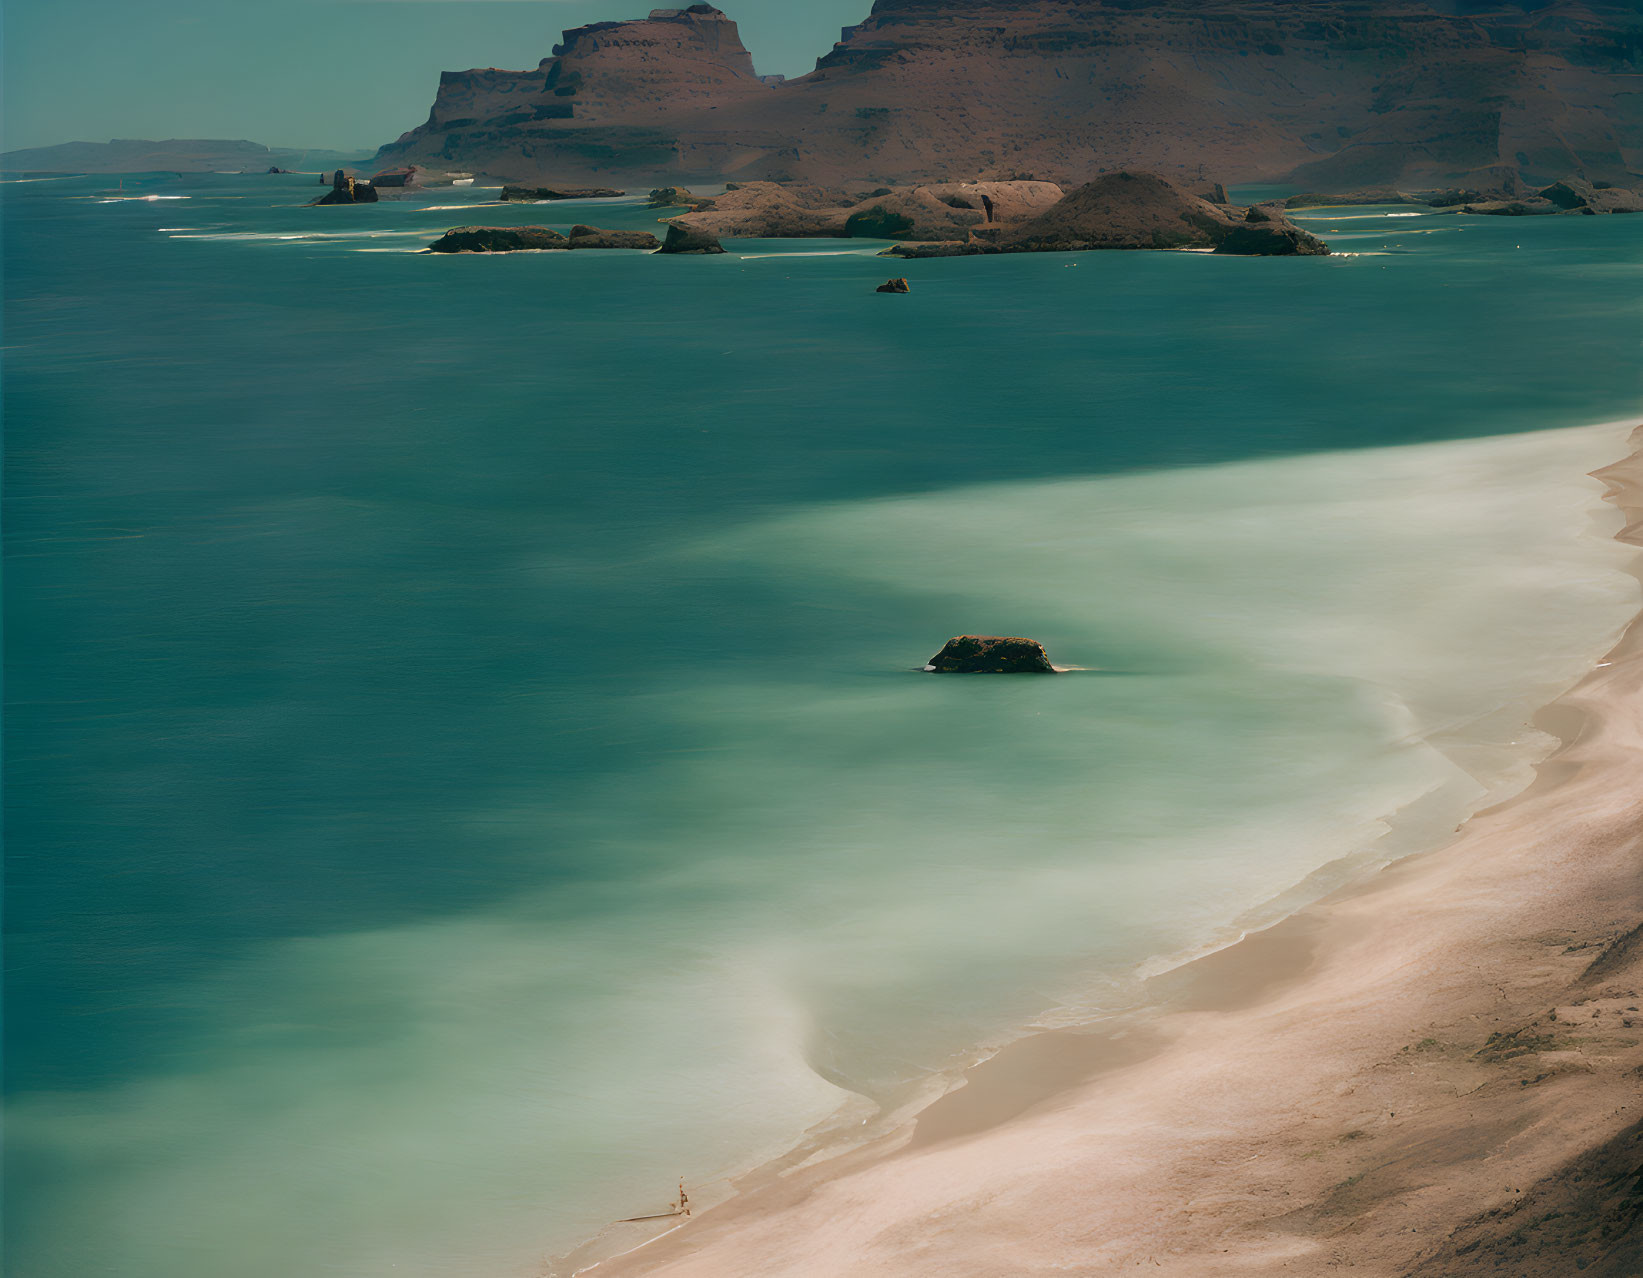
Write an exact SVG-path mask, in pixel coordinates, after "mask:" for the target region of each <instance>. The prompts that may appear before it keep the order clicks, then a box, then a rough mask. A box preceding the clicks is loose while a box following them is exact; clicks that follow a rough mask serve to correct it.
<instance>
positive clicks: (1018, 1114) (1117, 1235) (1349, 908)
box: [547, 427, 1643, 1278]
mask: <svg viewBox="0 0 1643 1278" xmlns="http://www.w3.org/2000/svg"><path fill="white" fill-rule="evenodd" d="M1631 445H1632V447H1633V448H1634V449H1635V450H1638V451H1634V452H1633V453H1632V454H1631V455H1630V456H1629V457H1627V458H1625V459H1623V460H1621V461H1619V462H1617V463H1615V464H1612V465H1610V466H1607V467H1604V468H1602V469H1600V470H1598V471H1595V472H1593V474H1594V476H1595V477H1596V478H1599V479H1601V480H1602V481H1603V482H1604V483H1605V484H1606V485H1607V489H1608V491H1607V492H1606V493H1605V494H1604V499H1605V500H1607V501H1609V502H1610V503H1612V504H1613V505H1615V506H1616V507H1618V508H1619V509H1620V510H1621V511H1622V512H1623V514H1624V515H1625V520H1626V526H1625V528H1624V529H1623V530H1622V531H1621V532H1620V533H1619V534H1617V540H1620V541H1622V542H1624V543H1626V544H1628V545H1632V546H1639V545H1643V526H1640V520H1643V427H1640V428H1638V429H1637V430H1635V431H1633V433H1632V435H1631ZM1630 571H1631V572H1632V573H1633V575H1634V576H1639V577H1640V579H1643V563H1640V562H1639V561H1638V560H1637V559H1634V560H1633V561H1632V563H1631V565H1630ZM1639 705H1643V614H1640V615H1639V617H1637V618H1634V620H1633V621H1632V623H1631V624H1630V626H1629V627H1628V629H1627V630H1626V632H1625V634H1624V635H1623V637H1622V638H1621V639H1620V641H1619V643H1618V644H1617V645H1616V646H1615V647H1614V648H1613V649H1612V650H1611V651H1610V653H1609V654H1608V655H1607V657H1606V658H1605V659H1604V660H1603V661H1602V662H1600V663H1599V664H1598V665H1597V667H1596V668H1594V669H1593V670H1592V671H1590V672H1589V673H1588V674H1587V675H1586V676H1585V677H1584V678H1583V679H1582V680H1581V681H1580V683H1578V684H1577V685H1576V686H1575V687H1574V688H1573V689H1571V690H1570V691H1568V692H1567V693H1565V694H1564V695H1563V696H1562V697H1560V698H1558V699H1557V700H1556V701H1554V702H1552V703H1551V704H1550V705H1548V706H1546V707H1543V708H1542V709H1541V710H1540V711H1539V712H1538V713H1537V714H1536V716H1535V718H1534V724H1535V726H1536V727H1537V728H1540V729H1541V730H1543V731H1545V732H1547V733H1549V734H1550V735H1552V736H1554V737H1556V738H1558V739H1559V741H1560V742H1561V744H1560V745H1559V746H1557V747H1556V748H1555V749H1554V750H1553V751H1552V752H1551V754H1550V755H1548V756H1547V757H1545V758H1544V759H1543V760H1542V761H1541V762H1540V763H1539V765H1538V766H1537V768H1536V772H1535V778H1534V780H1533V781H1531V782H1530V784H1529V785H1528V786H1527V787H1526V788H1525V789H1524V790H1523V791H1522V792H1520V793H1519V794H1518V795H1516V796H1514V797H1513V798H1510V799H1508V800H1506V801H1505V802H1504V803H1501V804H1497V805H1496V806H1494V807H1491V808H1486V809H1484V810H1482V811H1480V812H1478V813H1476V814H1475V815H1474V816H1473V817H1472V818H1471V819H1469V820H1468V821H1467V822H1466V823H1465V824H1464V825H1463V826H1462V827H1461V828H1460V830H1459V832H1458V833H1457V835H1456V836H1454V837H1453V838H1451V839H1449V840H1447V841H1446V842H1445V843H1444V844H1443V845H1442V846H1441V847H1439V848H1437V849H1436V850H1431V851H1425V852H1419V853H1415V854H1413V855H1409V856H1406V857H1403V858H1402V859H1400V860H1397V861H1395V862H1394V863H1392V864H1391V865H1388V866H1386V867H1385V868H1383V869H1381V870H1380V871H1378V872H1376V873H1373V874H1371V875H1370V876H1369V877H1368V878H1366V879H1360V880H1357V881H1355V882H1353V883H1351V884H1348V885H1347V886H1345V887H1342V888H1340V889H1337V890H1336V891H1334V892H1332V893H1330V894H1329V895H1327V896H1325V897H1324V898H1322V899H1321V900H1319V901H1316V902H1314V903H1312V904H1310V905H1307V906H1304V907H1303V908H1302V909H1300V910H1299V911H1297V912H1295V913H1293V914H1291V915H1289V916H1287V917H1286V918H1284V919H1283V920H1281V921H1279V922H1277V923H1275V924H1273V925H1272V926H1270V927H1267V928H1265V929H1263V930H1260V931H1256V932H1253V933H1251V934H1249V935H1246V936H1245V937H1243V938H1242V939H1241V940H1239V941H1238V942H1237V943H1235V944H1232V945H1230V946H1227V947H1225V948H1223V949H1218V950H1215V951H1213V952H1211V953H1209V954H1207V955H1205V956H1203V957H1201V958H1198V959H1195V960H1193V961H1191V962H1188V963H1185V964H1184V965H1182V966H1180V967H1177V968H1174V969H1172V970H1170V971H1167V972H1165V973H1163V974H1161V975H1159V976H1156V977H1154V978H1152V979H1151V980H1150V981H1149V982H1148V989H1149V992H1150V993H1152V994H1153V995H1155V997H1154V998H1153V999H1150V1000H1149V1004H1150V1009H1149V1011H1147V1012H1146V1013H1144V1014H1140V1013H1138V1014H1135V1015H1133V1016H1131V1015H1121V1016H1119V1017H1117V1018H1115V1019H1113V1020H1111V1021H1104V1022H1100V1023H1097V1024H1095V1025H1092V1026H1083V1027H1075V1028H1069V1029H1053V1030H1045V1031H1042V1032H1038V1033H1032V1034H1029V1035H1027V1036H1026V1037H1023V1038H1021V1039H1018V1040H1015V1041H1014V1042H1012V1043H1010V1044H1009V1045H1007V1046H1006V1047H1004V1048H1002V1049H1001V1050H999V1051H998V1052H996V1053H995V1054H993V1055H992V1056H990V1057H988V1058H986V1059H985V1060H983V1061H981V1062H980V1063H978V1064H977V1065H976V1066H974V1067H972V1068H971V1069H970V1070H968V1071H967V1072H966V1073H965V1075H964V1077H965V1080H966V1081H965V1085H963V1086H961V1087H959V1088H957V1089H954V1090H951V1091H948V1092H947V1093H946V1094H945V1095H943V1096H941V1097H940V1098H938V1099H937V1100H935V1101H934V1102H932V1103H931V1104H929V1105H928V1106H926V1107H925V1108H923V1109H922V1110H920V1111H919V1113H918V1114H917V1115H916V1117H915V1118H914V1119H913V1121H912V1122H911V1123H910V1124H903V1125H901V1126H900V1127H899V1128H898V1129H897V1130H896V1131H895V1132H893V1133H892V1134H890V1135H887V1136H883V1137H880V1138H878V1139H875V1140H872V1141H870V1142H868V1143H866V1144H864V1145H861V1146H859V1147H858V1148H856V1149H854V1150H850V1151H848V1152H845V1153H842V1154H839V1155H837V1156H834V1157H830V1158H826V1159H825V1160H821V1161H816V1162H815V1163H813V1164H811V1163H809V1162H808V1159H810V1158H812V1157H814V1156H815V1153H816V1150H815V1147H814V1146H813V1145H806V1146H801V1147H800V1149H798V1150H796V1151H795V1152H794V1153H793V1154H792V1155H789V1156H788V1157H787V1158H785V1159H782V1160H778V1161H777V1162H776V1163H773V1164H769V1165H767V1166H766V1167H765V1168H762V1169H760V1170H759V1171H756V1172H754V1173H752V1174H750V1175H748V1176H746V1177H743V1178H741V1179H740V1180H738V1181H737V1182H735V1189H736V1193H735V1195H734V1196H733V1197H731V1198H729V1199H728V1200H727V1201H725V1202H723V1203H722V1205H718V1206H716V1207H714V1208H712V1209H711V1210H710V1211H709V1212H707V1213H706V1214H704V1215H703V1216H701V1217H699V1218H697V1219H696V1220H694V1221H690V1222H688V1224H689V1227H688V1228H687V1227H683V1226H680V1225H675V1226H673V1227H672V1228H671V1229H669V1230H668V1231H667V1232H666V1233H665V1234H663V1235H660V1236H657V1237H655V1238H652V1239H649V1240H646V1239H640V1238H635V1239H631V1240H629V1241H628V1242H627V1243H626V1245H625V1249H624V1250H621V1251H619V1252H618V1253H617V1254H615V1255H609V1254H608V1253H609V1248H610V1246H611V1244H612V1242H613V1241H614V1240H612V1239H610V1238H609V1237H608V1236H604V1235H602V1236H601V1239H600V1240H594V1242H593V1243H590V1244H588V1245H586V1246H584V1247H583V1248H579V1249H577V1251H575V1252H572V1253H570V1254H569V1255H567V1256H566V1257H564V1258H563V1259H562V1260H561V1261H560V1262H559V1263H558V1264H557V1265H556V1266H554V1267H550V1269H549V1270H548V1271H547V1272H548V1273H550V1274H564V1275H569V1274H572V1273H576V1272H587V1271H588V1270H590V1269H592V1270H593V1271H594V1272H596V1273H597V1274H599V1275H600V1276H601V1278H604V1276H606V1275H637V1274H650V1273H657V1274H667V1275H679V1276H681V1278H682V1276H684V1275H696V1274H701V1275H712V1276H713V1278H732V1276H733V1275H739V1274H746V1275H749V1278H752V1276H753V1275H759V1276H760V1278H764V1276H765V1275H771V1276H772V1278H773V1276H775V1275H795V1276H797V1275H805V1276H810V1275H814V1276H816V1278H823V1276H830V1275H836V1274H841V1273H845V1272H848V1273H850V1274H852V1275H853V1276H854V1275H874V1274H883V1275H885V1278H890V1276H891V1275H897V1276H899V1275H919V1274H930V1275H942V1276H943V1278H945V1276H947V1275H953V1276H954V1278H959V1276H962V1275H966V1274H975V1275H977V1278H980V1276H981V1275H989V1276H992V1275H996V1274H998V1273H1002V1272H1011V1273H1028V1272H1037V1271H1040V1270H1042V1271H1045V1272H1058V1273H1060V1272H1089V1271H1092V1270H1099V1271H1102V1272H1104V1271H1106V1270H1108V1269H1111V1268H1114V1267H1124V1266H1129V1265H1135V1264H1140V1265H1145V1266H1146V1267H1148V1268H1157V1269H1160V1270H1161V1271H1162V1272H1164V1273H1172V1272H1173V1273H1179V1274H1181V1275H1184V1276H1185V1275H1202V1274H1204V1273H1208V1272H1229V1273H1230V1272H1249V1273H1267V1272H1271V1271H1273V1270H1275V1269H1279V1268H1282V1269H1283V1270H1284V1271H1285V1272H1294V1273H1308V1272H1323V1271H1324V1270H1327V1269H1331V1268H1335V1267H1339V1266H1341V1265H1354V1266H1357V1267H1359V1268H1361V1269H1363V1271H1364V1272H1366V1273H1375V1274H1382V1273H1384V1274H1388V1275H1403V1274H1406V1273H1411V1272H1414V1271H1415V1267H1416V1266H1418V1272H1419V1273H1420V1274H1421V1275H1423V1278H1424V1275H1427V1274H1449V1273H1454V1274H1460V1273H1471V1272H1481V1271H1482V1270H1483V1269H1486V1268H1488V1267H1489V1266H1490V1265H1491V1264H1492V1263H1493V1262H1492V1260H1491V1257H1495V1256H1497V1255H1498V1256H1499V1257H1501V1258H1502V1259H1503V1260H1504V1259H1505V1258H1506V1257H1507V1256H1509V1257H1510V1258H1511V1260H1512V1263H1513V1265H1514V1268H1513V1270H1512V1272H1513V1273H1514V1275H1538V1274H1545V1275H1546V1276H1547V1278H1551V1276H1552V1275H1562V1274H1564V1273H1567V1272H1571V1266H1573V1265H1574V1263H1575V1260H1576V1258H1577V1257H1579V1258H1580V1259H1581V1260H1583V1261H1586V1262H1587V1263H1588V1264H1591V1265H1592V1266H1593V1267H1591V1268H1588V1269H1586V1271H1587V1272H1589V1273H1593V1274H1598V1275H1609V1276H1610V1278H1622V1276H1623V1275H1629V1274H1633V1273H1636V1272H1640V1271H1643V1223H1637V1216H1638V1213H1639V1210H1640V1209H1643V1203H1638V1204H1637V1205H1634V1206H1628V1205H1627V1202H1628V1200H1626V1199H1625V1193H1624V1190H1623V1189H1617V1188H1616V1187H1615V1186H1616V1185H1618V1184H1620V1181H1619V1180H1618V1179H1614V1177H1618V1176H1619V1173H1620V1172H1621V1171H1624V1170H1626V1169H1627V1168H1629V1167H1633V1166H1635V1165H1636V1164H1637V1162H1638V1159H1639V1156H1640V1154H1643V1126H1640V1125H1639V1123H1638V1121H1637V1120H1638V1118H1639V1116H1640V1115H1643V1104H1639V1103H1638V1098H1637V1095H1636V1093H1637V1082H1636V1079H1637V1077H1638V1071H1639V1069H1640V1068H1643V1014H1640V1013H1638V1011H1637V1008H1638V1006H1639V1005H1643V943H1640V941H1639V936H1640V935H1643V933H1640V932H1639V929H1638V924H1639V919H1640V917H1643V889H1640V885H1639V883H1638V876H1637V874H1636V872H1635V867H1636V865H1637V851H1638V844H1639V829H1638V827H1639V826H1643V822H1640V821H1639V820H1638V819H1637V818H1636V816H1635V815H1634V814H1633V813H1632V812H1630V811H1629V810H1628V805H1627V802H1626V798H1625V796H1626V795H1627V794H1629V793H1637V792H1643V762H1640V761H1639V760H1640V759H1643V755H1638V754H1637V751H1636V747H1637V746H1638V744H1640V742H1639V739H1638V738H1640V737H1643V732H1638V731H1636V730H1634V728H1633V727H1632V725H1631V724H1628V723H1627V722H1625V714H1626V711H1627V710H1629V709H1635V707H1637V706H1639ZM1635 717H1637V716H1636V715H1635V713H1634V718H1635ZM1577 1012H1578V1032H1576V1030H1575V1029H1574V1025H1573V1023H1574V1021H1575V1018H1576V1015H1577ZM1628 1104H1629V1106H1630V1107H1629V1108H1628ZM1400 1114H1401V1115H1402V1117H1401V1118H1400V1117H1399V1115H1400ZM1628 1160H1629V1161H1628ZM1606 1167H1607V1168H1609V1172H1612V1173H1613V1176H1612V1177H1611V1176H1610V1175H1609V1172H1605V1171H1604V1170H1603V1169H1604V1168H1606ZM1611 1182H1612V1183H1611ZM1605 1187H1606V1188H1605ZM1605 1194H1607V1198H1605V1197H1604V1195H1605ZM1594 1195H1596V1197H1594ZM1611 1199H1612V1200H1613V1201H1612V1202H1611V1201H1610V1200H1611ZM1617 1204H1618V1205H1617ZM1627 1212H1630V1213H1631V1214H1630V1215H1627V1214H1626V1213H1627ZM1605 1215H1612V1216H1613V1219H1609V1220H1604V1219H1601V1218H1603V1217H1605ZM1605 1223H1606V1224H1607V1225H1608V1226H1609V1229H1608V1233H1607V1235H1605V1234H1604V1232H1603V1229H1602V1226H1603V1224H1605ZM1530 1224H1536V1225H1537V1229H1536V1230H1534V1231H1530V1232H1528V1233H1526V1232H1525V1226H1527V1225H1530ZM1632 1224H1636V1228H1635V1229H1634V1228H1631V1225H1632ZM1514 1239H1516V1240H1517V1241H1513V1240H1514ZM601 1242H602V1243H603V1246H599V1245H598V1244H599V1243H601ZM1582 1249H1584V1251H1585V1252H1590V1253H1591V1255H1590V1256H1589V1257H1588V1256H1586V1255H1585V1254H1584V1252H1583V1250H1582ZM600 1251H604V1252H605V1253H606V1254H605V1255H604V1256H600V1255H599V1252H600ZM1581 1267H1582V1268H1586V1265H1585V1264H1583V1265H1582V1266H1581Z"/></svg>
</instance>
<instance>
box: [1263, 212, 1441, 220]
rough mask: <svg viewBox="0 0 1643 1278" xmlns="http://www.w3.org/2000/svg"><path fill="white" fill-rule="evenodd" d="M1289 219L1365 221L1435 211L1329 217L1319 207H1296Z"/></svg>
mask: <svg viewBox="0 0 1643 1278" xmlns="http://www.w3.org/2000/svg"><path fill="white" fill-rule="evenodd" d="M1289 216H1290V219H1291V220H1294V219H1295V218H1302V219H1304V220H1306V221H1308V222H1367V221H1370V220H1371V219H1373V218H1382V217H1436V216H1438V214H1436V213H1344V214H1340V215H1338V216H1335V217H1331V216H1330V215H1329V214H1328V213H1325V212H1323V211H1321V210H1319V209H1296V210H1295V211H1294V212H1293V213H1291V214H1290V215H1289Z"/></svg>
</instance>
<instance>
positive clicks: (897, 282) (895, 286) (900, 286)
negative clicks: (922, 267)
mask: <svg viewBox="0 0 1643 1278" xmlns="http://www.w3.org/2000/svg"><path fill="white" fill-rule="evenodd" d="M873 291H874V292H875V293H911V292H912V291H913V286H912V285H911V284H909V283H908V282H907V279H906V277H905V276H897V277H896V278H895V279H893V280H885V281H884V283H882V284H880V285H879V286H878V287H877V288H876V289H874V290H873Z"/></svg>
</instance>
